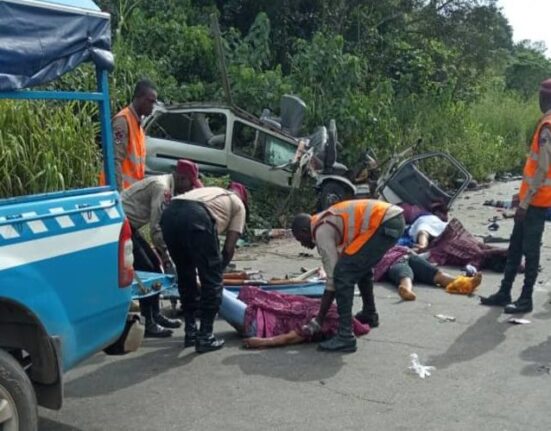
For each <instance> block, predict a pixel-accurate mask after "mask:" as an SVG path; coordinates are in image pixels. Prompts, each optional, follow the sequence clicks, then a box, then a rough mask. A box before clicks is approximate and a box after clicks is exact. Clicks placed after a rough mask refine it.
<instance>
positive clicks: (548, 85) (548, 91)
mask: <svg viewBox="0 0 551 431" xmlns="http://www.w3.org/2000/svg"><path fill="white" fill-rule="evenodd" d="M540 93H543V94H545V95H547V96H551V78H549V79H546V80H545V81H542V82H541V84H540Z"/></svg>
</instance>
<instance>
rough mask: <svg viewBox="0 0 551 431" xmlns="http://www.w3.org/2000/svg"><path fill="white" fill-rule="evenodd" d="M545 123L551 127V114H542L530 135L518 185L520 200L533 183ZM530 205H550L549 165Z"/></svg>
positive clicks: (550, 172) (550, 176)
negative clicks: (528, 147)
mask: <svg viewBox="0 0 551 431" xmlns="http://www.w3.org/2000/svg"><path fill="white" fill-rule="evenodd" d="M545 125H547V126H548V127H551V114H548V115H546V116H544V117H543V118H542V119H541V120H540V122H539V124H538V126H537V127H536V130H535V131H534V135H533V136H532V143H531V146H530V154H529V155H528V157H527V158H526V163H525V165H524V172H523V178H522V183H521V185H520V191H519V199H520V201H521V202H522V201H523V200H524V198H525V197H526V194H527V193H528V190H529V189H530V186H532V185H533V183H534V177H535V175H536V172H537V170H538V161H539V154H540V147H539V138H540V131H541V129H542V127H543V126H545ZM530 205H533V206H536V207H545V208H549V207H551V166H550V167H548V168H547V175H546V178H545V179H544V181H543V183H542V184H541V186H540V187H539V188H538V190H537V191H536V193H535V194H534V196H533V197H532V200H531V201H530Z"/></svg>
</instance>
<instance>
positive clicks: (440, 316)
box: [434, 314, 455, 322]
mask: <svg viewBox="0 0 551 431" xmlns="http://www.w3.org/2000/svg"><path fill="white" fill-rule="evenodd" d="M434 317H436V318H437V319H438V320H440V322H455V317H453V316H448V315H446V314H435V315H434Z"/></svg>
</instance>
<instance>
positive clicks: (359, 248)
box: [292, 199, 405, 352]
mask: <svg viewBox="0 0 551 431" xmlns="http://www.w3.org/2000/svg"><path fill="white" fill-rule="evenodd" d="M402 212H403V210H402V209H401V208H399V207H397V206H394V205H391V204H389V203H386V202H382V201H377V200H372V199H361V200H352V201H345V202H340V203H338V204H335V205H333V206H331V207H330V208H329V209H327V210H326V211H323V212H321V213H318V214H316V215H314V216H310V215H308V214H298V215H297V216H295V219H294V220H293V225H292V231H293V235H294V237H295V238H296V239H297V240H298V241H299V242H300V243H301V244H302V245H303V246H304V247H308V248H314V247H315V246H317V248H318V252H319V253H320V255H321V258H322V261H323V267H324V269H325V272H326V273H327V284H326V287H325V292H324V294H323V297H322V300H321V305H320V311H319V314H318V316H317V317H316V318H315V319H313V320H312V321H311V322H310V323H309V324H308V325H307V329H308V328H309V330H310V332H312V333H315V332H317V331H318V330H319V329H320V327H321V324H322V323H323V319H324V318H325V315H326V314H327V310H328V309H329V307H330V305H331V303H332V302H333V298H335V297H336V299H337V311H338V313H339V330H338V332H337V335H336V336H335V337H333V338H331V339H330V340H327V341H325V342H323V343H321V344H320V346H319V348H320V350H327V351H341V352H355V351H356V338H355V337H354V333H353V331H352V303H353V300H354V286H355V285H356V284H358V288H359V289H360V294H361V296H362V302H363V307H362V311H361V312H360V313H358V314H357V315H356V318H357V319H358V320H360V321H361V322H362V323H368V324H369V325H370V326H373V327H376V326H378V324H379V316H378V314H377V311H376V308H375V298H374V296H373V267H374V266H375V264H376V263H377V262H378V261H379V260H380V259H381V257H382V256H383V255H384V254H385V253H386V251H387V250H388V249H390V248H391V247H392V246H393V245H394V244H395V243H396V241H398V238H400V236H401V235H402V233H403V231H404V226H405V223H404V217H403V216H402Z"/></svg>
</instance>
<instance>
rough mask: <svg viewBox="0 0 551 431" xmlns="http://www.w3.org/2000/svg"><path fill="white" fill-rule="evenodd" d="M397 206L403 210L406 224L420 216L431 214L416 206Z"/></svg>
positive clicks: (402, 204) (403, 204)
mask: <svg viewBox="0 0 551 431" xmlns="http://www.w3.org/2000/svg"><path fill="white" fill-rule="evenodd" d="M398 206H400V207H401V208H402V209H403V210H404V220H405V221H406V224H412V223H413V222H414V221H415V220H417V219H418V218H419V217H421V216H422V215H430V214H431V213H430V212H428V211H425V210H424V209H423V208H421V207H420V206H418V205H412V204H408V203H406V202H402V203H401V204H399V205H398Z"/></svg>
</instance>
